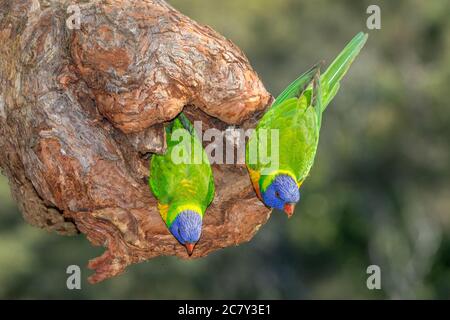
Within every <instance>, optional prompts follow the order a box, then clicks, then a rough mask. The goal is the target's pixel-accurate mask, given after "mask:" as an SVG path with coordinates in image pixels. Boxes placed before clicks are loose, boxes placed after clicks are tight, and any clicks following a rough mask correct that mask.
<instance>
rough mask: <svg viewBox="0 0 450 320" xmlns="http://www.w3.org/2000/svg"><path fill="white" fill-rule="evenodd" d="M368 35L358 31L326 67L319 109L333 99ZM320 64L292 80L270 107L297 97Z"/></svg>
mask: <svg viewBox="0 0 450 320" xmlns="http://www.w3.org/2000/svg"><path fill="white" fill-rule="evenodd" d="M367 38H368V35H367V34H365V33H363V32H360V33H358V34H357V35H356V36H355V37H354V38H353V39H352V40H351V41H350V42H349V43H348V44H347V46H346V47H345V48H344V50H342V52H341V53H340V54H339V55H338V56H337V58H336V59H335V60H334V61H333V62H332V63H331V65H330V66H329V67H328V69H327V70H326V71H325V72H324V73H323V74H322V76H321V77H320V88H317V89H319V90H320V95H319V99H320V101H319V103H320V105H321V107H320V109H319V110H321V112H323V111H324V110H325V109H326V107H327V106H328V104H329V103H330V102H331V100H333V98H334V96H335V95H336V93H337V92H338V90H339V81H341V79H342V78H343V77H344V75H345V74H346V73H347V71H348V69H349V68H350V66H351V64H352V63H353V61H354V60H355V58H356V57H357V56H358V54H359V52H360V51H361V49H362V48H363V47H364V44H365V43H366V41H367ZM319 69H320V66H319V65H315V66H314V67H312V68H311V69H310V70H308V71H307V72H305V73H304V74H302V75H301V76H300V77H298V78H297V79H296V80H295V81H294V82H292V83H291V84H290V85H289V86H288V87H287V88H286V89H285V90H284V91H283V92H282V93H281V94H280V95H279V96H278V97H277V99H276V100H275V102H274V103H273V104H272V107H274V106H277V105H279V104H281V103H282V102H284V101H286V100H287V99H290V98H294V97H299V96H300V95H301V94H303V93H304V92H305V90H306V89H307V88H308V87H310V86H311V84H312V83H313V80H314V77H315V76H316V75H317V74H318V73H319ZM316 94H317V92H316Z"/></svg>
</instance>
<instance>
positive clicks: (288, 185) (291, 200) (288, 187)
mask: <svg viewBox="0 0 450 320" xmlns="http://www.w3.org/2000/svg"><path fill="white" fill-rule="evenodd" d="M261 195H262V198H263V201H264V203H265V204H266V205H267V206H269V207H271V208H275V209H278V210H283V211H284V212H286V214H287V215H288V217H291V216H292V214H294V208H295V204H296V203H297V202H298V201H299V200H300V191H299V190H298V185H297V182H296V181H295V180H294V179H293V178H292V177H291V176H289V175H286V174H279V175H277V176H276V177H275V178H274V179H273V181H272V183H271V184H270V185H269V186H268V187H267V188H266V190H265V191H262V192H261Z"/></svg>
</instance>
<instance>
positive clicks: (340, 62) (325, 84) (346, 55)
mask: <svg viewBox="0 0 450 320" xmlns="http://www.w3.org/2000/svg"><path fill="white" fill-rule="evenodd" d="M367 38H368V35H367V34H365V33H362V32H360V33H358V34H357V35H356V36H355V37H354V38H353V39H352V41H350V42H349V43H348V44H347V46H346V47H345V48H344V50H342V52H341V53H340V54H339V55H338V56H337V58H336V59H334V61H333V62H332V63H331V65H330V66H329V67H328V69H327V70H326V71H325V72H324V73H323V74H322V76H321V78H320V82H321V86H322V112H323V111H324V110H325V109H326V108H327V106H328V104H329V103H330V102H331V100H333V98H334V96H335V95H336V93H337V92H338V90H339V81H341V79H342V78H343V77H344V75H345V74H346V73H347V71H348V69H349V68H350V66H351V65H352V63H353V61H354V60H355V58H356V56H358V54H359V52H360V51H361V49H362V48H363V47H364V44H365V43H366V41H367Z"/></svg>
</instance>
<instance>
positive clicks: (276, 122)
mask: <svg viewBox="0 0 450 320" xmlns="http://www.w3.org/2000/svg"><path fill="white" fill-rule="evenodd" d="M367 37H368V35H367V34H364V33H362V32H361V33H359V34H357V35H356V36H355V37H354V38H353V39H352V40H351V41H350V43H349V44H348V45H347V46H346V47H345V48H344V50H343V51H342V52H341V53H340V54H339V55H338V57H337V58H336V59H335V60H334V61H333V62H332V63H331V65H330V66H329V67H328V69H327V70H326V71H325V73H323V74H322V75H320V68H319V66H315V67H313V68H312V69H310V70H309V71H307V72H306V73H304V74H303V75H301V76H300V77H299V78H298V79H297V80H295V81H294V82H293V83H291V84H290V85H289V86H288V87H287V88H286V89H285V90H284V91H283V92H282V93H281V94H280V95H279V96H278V98H277V99H276V100H275V101H274V103H273V104H272V106H271V108H270V109H269V110H268V111H267V112H266V113H265V114H264V116H263V117H262V118H261V120H260V121H259V123H258V125H257V126H256V128H255V131H254V132H253V134H252V136H251V137H250V139H249V141H248V144H247V146H246V165H247V169H248V171H249V175H250V178H251V180H252V183H253V186H254V188H255V191H256V193H257V195H258V197H259V198H260V199H261V201H262V202H264V204H265V205H266V206H268V207H271V208H276V209H279V210H283V211H284V212H285V213H286V214H287V215H288V217H291V216H292V215H293V213H294V208H295V204H296V203H297V202H298V201H299V200H300V192H299V188H300V186H301V184H302V183H303V181H304V180H305V179H306V177H307V176H308V173H309V171H310V169H311V167H312V165H313V163H314V157H315V155H316V150H317V145H318V142H319V134H320V127H321V122H322V113H323V112H324V111H325V109H326V107H327V106H328V104H329V103H330V101H331V100H332V99H333V98H334V96H335V95H336V93H337V91H338V90H339V86H340V85H339V81H340V80H341V79H342V78H343V77H344V75H345V74H346V72H347V71H348V69H349V67H350V65H351V64H352V63H353V61H354V59H355V58H356V56H357V55H358V54H359V52H360V50H361V49H362V48H363V46H364V44H365V42H366V40H367ZM272 129H275V131H277V132H278V137H272V133H271V132H273V131H274V130H272ZM272 149H274V150H275V151H274V152H276V153H277V155H278V156H277V157H276V158H277V161H273V160H272V161H268V160H267V159H262V158H263V157H262V156H261V150H266V152H265V153H266V154H267V150H272ZM272 156H273V154H272ZM264 157H265V156H264Z"/></svg>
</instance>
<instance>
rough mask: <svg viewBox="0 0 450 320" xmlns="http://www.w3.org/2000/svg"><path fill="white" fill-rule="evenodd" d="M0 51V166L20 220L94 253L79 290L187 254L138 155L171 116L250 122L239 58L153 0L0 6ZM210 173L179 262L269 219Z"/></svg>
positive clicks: (157, 145)
mask: <svg viewBox="0 0 450 320" xmlns="http://www.w3.org/2000/svg"><path fill="white" fill-rule="evenodd" d="M73 4H76V5H77V6H78V7H79V9H80V14H81V15H80V17H81V20H80V21H81V24H80V28H79V29H76V28H75V29H73V28H69V27H68V24H67V20H68V18H69V17H70V16H71V14H72V13H73V12H74V11H68V6H69V5H73ZM0 43H1V44H0V150H1V152H0V168H1V169H2V172H3V173H4V174H5V175H6V176H7V177H8V178H9V182H10V185H11V190H12V194H13V196H14V198H15V199H16V201H17V203H18V205H19V208H20V210H21V211H22V213H23V216H24V218H25V220H26V221H27V222H28V223H30V224H32V225H34V226H37V227H40V228H44V229H47V230H50V231H55V232H58V233H60V234H64V235H74V234H77V233H79V232H81V233H84V234H85V235H86V237H87V238H88V239H89V240H90V241H91V242H92V244H94V245H103V246H105V247H106V251H105V253H104V254H103V255H102V256H101V257H98V258H95V259H93V260H91V261H90V262H89V267H90V268H92V269H94V271H95V273H94V274H93V275H92V276H91V277H90V279H89V280H90V281H91V282H92V283H95V282H99V281H102V280H104V279H106V278H109V277H112V276H115V275H117V274H120V273H121V272H123V271H124V270H125V268H126V266H128V265H130V264H132V263H137V262H140V261H144V260H147V259H150V258H153V257H157V256H161V255H174V256H178V257H181V258H188V256H187V253H186V250H185V248H184V247H183V246H181V245H180V244H179V243H178V242H177V241H176V240H175V239H174V238H173V237H172V236H171V235H170V233H169V232H168V230H167V228H166V226H165V224H164V223H163V221H162V219H161V217H160V215H159V213H158V211H157V207H156V200H155V198H154V197H153V196H152V194H151V192H150V190H149V187H148V183H147V180H148V176H149V169H148V168H149V159H150V157H151V155H152V153H163V152H164V151H165V146H166V144H165V132H164V124H165V123H167V122H168V121H170V120H171V119H173V118H174V117H175V116H176V115H177V114H179V113H180V112H181V111H182V110H183V109H184V111H185V113H186V114H187V115H188V117H189V118H190V119H191V120H201V121H203V129H206V128H210V127H214V128H218V129H220V130H224V129H226V128H227V127H228V126H230V125H233V126H235V127H242V126H243V127H245V128H248V127H252V126H254V123H255V122H256V120H257V118H258V116H259V115H260V114H261V113H262V112H263V111H264V109H265V108H266V107H267V106H268V105H269V104H270V101H271V99H272V97H271V95H270V94H269V93H268V92H267V91H266V90H265V88H264V86H263V84H262V83H261V81H260V80H259V78H258V76H257V74H256V73H255V71H254V70H253V69H252V67H251V66H250V64H249V62H248V60H247V58H246V57H245V55H244V54H243V53H242V52H241V51H240V50H239V49H238V48H237V47H236V46H235V45H234V44H233V43H231V42H230V41H229V40H227V39H225V38H224V37H223V36H221V35H219V34H218V33H216V32H215V31H213V30H212V29H210V28H209V27H206V26H202V25H200V24H198V23H196V22H194V21H192V20H191V19H189V18H188V17H186V16H184V15H182V14H181V13H179V12H178V11H176V10H175V9H174V8H172V7H171V6H169V5H168V4H167V3H165V2H164V1H162V0H136V1H133V0H97V1H86V0H85V1H81V0H79V1H45V0H0ZM213 172H214V178H215V184H216V196H215V199H214V201H213V203H212V205H211V206H210V207H209V209H208V210H207V212H206V215H205V218H204V228H203V233H202V237H201V239H200V241H199V243H198V245H197V246H196V248H195V251H194V254H193V256H192V257H191V258H198V257H202V256H205V255H207V254H208V253H210V252H213V251H215V250H218V249H220V248H224V247H228V246H233V245H238V244H240V243H242V242H245V241H249V240H250V239H251V238H252V237H253V235H254V234H255V233H256V231H257V230H258V229H259V227H260V226H261V225H262V224H264V223H265V222H266V221H267V219H268V218H269V215H270V211H269V210H268V209H267V208H266V207H265V206H264V205H263V204H262V203H261V202H260V201H259V200H258V199H257V198H256V196H255V193H254V191H253V189H252V186H251V183H250V180H249V178H248V174H247V171H246V169H245V167H244V166H243V165H238V164H235V165H214V166H213ZM0 206H1V204H0Z"/></svg>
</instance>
